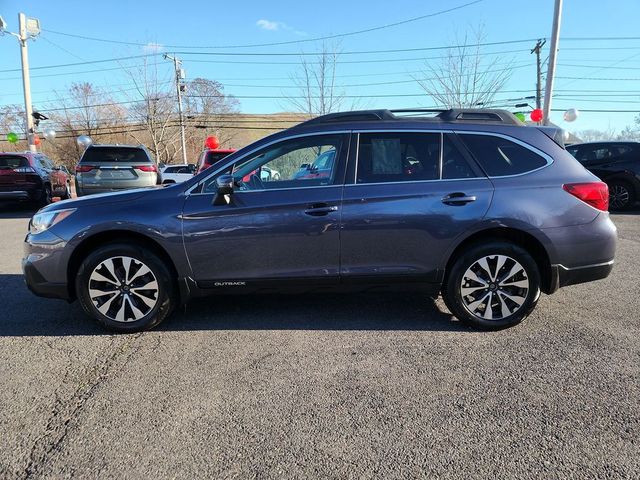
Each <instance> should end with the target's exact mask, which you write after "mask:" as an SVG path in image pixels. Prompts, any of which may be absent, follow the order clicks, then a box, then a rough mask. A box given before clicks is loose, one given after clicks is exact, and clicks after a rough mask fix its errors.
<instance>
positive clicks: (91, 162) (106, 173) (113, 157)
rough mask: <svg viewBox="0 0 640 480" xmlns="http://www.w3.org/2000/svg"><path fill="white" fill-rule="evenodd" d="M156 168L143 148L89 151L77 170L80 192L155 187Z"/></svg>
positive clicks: (113, 148)
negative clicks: (82, 190)
mask: <svg viewBox="0 0 640 480" xmlns="http://www.w3.org/2000/svg"><path fill="white" fill-rule="evenodd" d="M157 172H158V168H157V166H156V164H155V162H153V161H152V160H151V159H150V158H149V157H148V155H147V154H146V152H145V151H144V150H143V149H142V148H136V147H117V146H113V147H112V146H108V147H107V146H104V147H99V146H95V147H90V148H88V149H87V151H86V152H85V153H84V155H83V156H82V159H81V160H80V163H79V164H78V166H77V167H76V177H77V180H78V184H79V185H80V186H81V187H82V188H89V189H91V188H95V189H99V190H119V189H123V188H135V187H140V186H148V185H153V184H155V180H156V178H157Z"/></svg>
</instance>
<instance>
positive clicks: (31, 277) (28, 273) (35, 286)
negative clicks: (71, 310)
mask: <svg viewBox="0 0 640 480" xmlns="http://www.w3.org/2000/svg"><path fill="white" fill-rule="evenodd" d="M22 272H23V273H24V281H25V283H26V284H27V288H28V289H29V290H31V292H32V293H34V294H35V295H38V296H39V297H46V298H59V299H62V300H70V297H69V289H68V287H67V284H66V283H53V282H49V281H47V280H45V278H44V277H43V276H42V274H41V273H40V272H39V271H38V269H37V267H36V266H34V264H33V263H32V262H30V261H29V260H28V259H26V258H25V259H23V260H22Z"/></svg>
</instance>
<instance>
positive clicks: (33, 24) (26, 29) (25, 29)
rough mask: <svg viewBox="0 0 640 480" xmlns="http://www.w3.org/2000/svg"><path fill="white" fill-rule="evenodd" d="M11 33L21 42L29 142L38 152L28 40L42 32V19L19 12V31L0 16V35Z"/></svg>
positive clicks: (33, 150)
mask: <svg viewBox="0 0 640 480" xmlns="http://www.w3.org/2000/svg"><path fill="white" fill-rule="evenodd" d="M7 33H8V34H9V35H11V36H13V37H16V38H17V39H18V42H19V43H20V57H21V60H22V88H23V91H24V110H25V116H26V125H27V142H28V143H29V150H31V151H32V152H36V151H37V148H36V141H35V131H34V126H33V116H32V113H33V111H32V108H31V79H30V78H29V55H28V51H27V40H29V39H35V38H36V37H37V36H38V35H39V34H40V20H38V19H37V18H31V17H27V16H26V15H25V14H24V13H19V14H18V33H14V32H10V31H8V30H7V22H5V21H4V19H3V18H2V17H0V35H4V34H7Z"/></svg>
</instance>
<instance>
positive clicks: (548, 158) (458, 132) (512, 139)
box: [353, 127, 554, 185]
mask: <svg viewBox="0 0 640 480" xmlns="http://www.w3.org/2000/svg"><path fill="white" fill-rule="evenodd" d="M522 128H527V127H522ZM385 132H391V133H393V132H395V133H398V132H400V133H401V132H405V133H416V132H423V133H440V134H441V135H442V137H443V141H444V134H445V133H452V134H455V135H459V136H463V135H487V136H491V137H499V138H504V139H505V140H509V141H510V142H513V143H516V144H518V145H520V146H521V147H524V148H526V149H528V150H530V151H531V152H533V153H535V154H537V155H539V156H541V157H542V158H544V159H545V160H546V162H547V164H546V165H543V166H541V167H538V168H536V169H534V170H528V171H526V172H522V173H515V174H513V175H487V176H486V177H484V178H498V179H499V178H512V177H520V176H522V175H529V174H530V173H534V172H537V171H538V170H542V169H543V168H547V167H548V166H549V165H551V164H553V162H554V160H553V157H551V155H549V154H547V153H545V152H543V151H542V150H540V149H539V148H537V147H534V146H533V145H531V144H529V143H527V142H524V141H522V140H520V139H519V138H515V137H512V136H510V135H506V134H504V133H498V132H484V131H478V130H454V129H451V128H444V129H421V128H394V129H372V130H362V129H360V130H353V133H357V134H358V147H359V146H360V136H359V135H360V134H361V133H385ZM442 146H443V145H442ZM465 147H466V145H465ZM441 151H442V148H441ZM472 156H473V154H472ZM474 158H475V157H474ZM357 166H358V158H357V157H356V169H357ZM356 171H357V170H356ZM440 177H441V180H472V179H464V178H448V179H442V172H441V173H440ZM357 178H358V177H357V176H356V177H355V178H354V184H355V185H373V184H372V183H363V184H358V183H357ZM475 178H481V177H475ZM423 181H430V182H431V181H434V180H423ZM382 183H407V182H382Z"/></svg>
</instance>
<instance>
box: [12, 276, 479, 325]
mask: <svg viewBox="0 0 640 480" xmlns="http://www.w3.org/2000/svg"><path fill="white" fill-rule="evenodd" d="M0 291H2V292H3V294H2V314H1V315H0V337H16V336H32V337H37V336H71V335H110V332H108V331H106V330H105V329H103V328H102V327H101V326H100V325H98V323H97V322H95V321H93V320H91V319H90V318H88V317H87V316H86V315H85V314H84V312H83V311H82V309H81V308H80V306H79V304H78V302H74V303H71V304H69V303H67V302H64V301H62V300H51V299H46V298H40V297H36V296H34V295H33V294H32V293H31V292H29V290H28V289H27V287H26V285H25V283H24V280H23V277H22V275H17V274H0ZM157 330H161V331H162V330H164V331H197V330H198V331H199V330H416V331H418V330H424V331H468V330H469V328H468V327H466V326H465V325H463V324H461V323H460V322H458V321H457V320H455V319H454V318H453V317H452V316H451V315H450V314H448V313H445V312H443V311H441V310H440V309H439V307H438V305H437V304H436V303H435V302H434V300H432V299H430V298H428V297H425V296H424V295H421V294H408V293H404V294H386V293H385V294H375V295H374V294H351V295H347V294H326V295H317V294H315V295H312V294H300V295H252V296H216V297H207V298H201V299H196V300H193V301H192V302H190V303H189V304H188V305H186V306H182V307H179V308H178V309H177V310H176V311H175V312H174V313H173V315H172V316H171V317H170V318H169V319H167V320H166V321H165V322H164V323H162V324H161V325H160V326H159V327H157Z"/></svg>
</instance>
